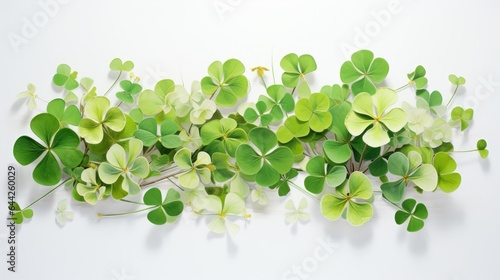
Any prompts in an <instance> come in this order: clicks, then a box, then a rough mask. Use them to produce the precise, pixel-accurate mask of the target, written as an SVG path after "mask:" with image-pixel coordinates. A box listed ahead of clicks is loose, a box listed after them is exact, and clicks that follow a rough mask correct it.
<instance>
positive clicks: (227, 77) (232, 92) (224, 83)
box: [201, 59, 248, 107]
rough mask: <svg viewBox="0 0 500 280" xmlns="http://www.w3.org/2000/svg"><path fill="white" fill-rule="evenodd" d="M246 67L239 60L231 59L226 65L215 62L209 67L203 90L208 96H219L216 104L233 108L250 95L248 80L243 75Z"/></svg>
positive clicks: (202, 86) (203, 81) (202, 81)
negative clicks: (239, 100) (240, 99)
mask: <svg viewBox="0 0 500 280" xmlns="http://www.w3.org/2000/svg"><path fill="white" fill-rule="evenodd" d="M244 72H245V66H243V63H241V61H239V60H237V59H229V60H227V61H226V62H224V64H222V62H220V61H215V62H213V63H212V64H210V66H209V67H208V75H209V76H206V77H205V78H203V79H202V80H201V89H202V91H203V93H204V94H206V95H210V96H213V95H215V94H216V95H217V97H216V98H215V103H216V104H217V105H219V106H224V107H231V106H234V105H235V104H236V102H238V98H244V97H245V96H246V95H247V93H248V80H247V78H246V77H245V76H244V75H243V73H244Z"/></svg>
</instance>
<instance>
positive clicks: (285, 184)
mask: <svg viewBox="0 0 500 280" xmlns="http://www.w3.org/2000/svg"><path fill="white" fill-rule="evenodd" d="M298 175H299V172H297V170H295V169H293V168H292V169H290V171H288V172H287V173H286V174H283V175H281V177H280V179H279V181H278V182H277V183H276V184H274V185H272V186H269V188H271V189H278V195H279V196H285V195H287V194H288V193H289V192H290V184H289V183H290V182H291V180H292V179H293V178H295V177H297V176H298Z"/></svg>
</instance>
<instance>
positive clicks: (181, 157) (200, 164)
mask: <svg viewBox="0 0 500 280" xmlns="http://www.w3.org/2000/svg"><path fill="white" fill-rule="evenodd" d="M174 162H175V164H177V166H178V167H179V168H180V169H181V170H186V171H185V172H183V173H181V174H180V175H179V183H180V184H181V186H183V187H186V188H196V187H197V186H198V185H199V184H200V178H201V181H202V182H203V183H205V184H208V183H210V178H211V170H210V168H209V166H210V167H212V168H213V166H212V165H211V160H210V155H209V154H207V153H205V152H199V153H198V156H197V158H196V161H195V162H194V163H193V161H192V160H191V151H190V150H189V149H188V148H182V149H180V150H179V151H177V153H176V154H175V156H174ZM198 176H199V177H198Z"/></svg>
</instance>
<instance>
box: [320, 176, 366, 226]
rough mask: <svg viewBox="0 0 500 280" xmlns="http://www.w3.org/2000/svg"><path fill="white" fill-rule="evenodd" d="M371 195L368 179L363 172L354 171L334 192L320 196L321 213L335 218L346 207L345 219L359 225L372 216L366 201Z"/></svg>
mask: <svg viewBox="0 0 500 280" xmlns="http://www.w3.org/2000/svg"><path fill="white" fill-rule="evenodd" d="M372 195H373V190H372V184H371V182H370V180H369V179H368V178H367V177H366V176H365V175H364V174H363V173H361V172H359V171H355V172H353V173H352V174H351V176H350V177H349V179H348V182H347V183H346V184H345V185H344V186H342V187H339V188H338V189H337V192H336V193H335V194H325V195H324V196H323V197H322V198H321V202H320V206H321V213H322V214H323V216H325V217H326V218H328V219H330V220H337V219H338V218H340V216H342V213H343V212H344V210H345V209H347V215H346V217H347V221H348V222H349V223H350V224H351V225H353V226H360V225H362V224H364V223H366V222H368V221H369V220H370V219H371V218H372V216H373V208H372V205H371V204H369V203H368V202H366V200H368V199H370V198H371V197H372Z"/></svg>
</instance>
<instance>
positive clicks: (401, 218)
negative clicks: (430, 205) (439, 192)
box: [394, 198, 429, 232]
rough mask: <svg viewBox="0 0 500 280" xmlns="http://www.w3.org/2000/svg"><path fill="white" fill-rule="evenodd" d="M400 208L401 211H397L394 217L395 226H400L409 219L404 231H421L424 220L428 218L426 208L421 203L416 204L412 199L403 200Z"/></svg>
mask: <svg viewBox="0 0 500 280" xmlns="http://www.w3.org/2000/svg"><path fill="white" fill-rule="evenodd" d="M401 206H402V207H403V209H402V210H398V211H397V212H396V215H394V219H395V220H396V224H398V225H401V224H403V223H404V222H406V221H407V220H408V218H410V222H409V223H408V227H407V228H406V229H407V230H408V231H409V232H416V231H419V230H421V229H422V228H423V227H424V220H425V219H427V217H428V216H429V213H428V212H427V207H425V205H424V204H422V203H419V204H417V201H416V200H415V199H413V198H409V199H407V200H405V201H404V202H403V204H402V205H401Z"/></svg>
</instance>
